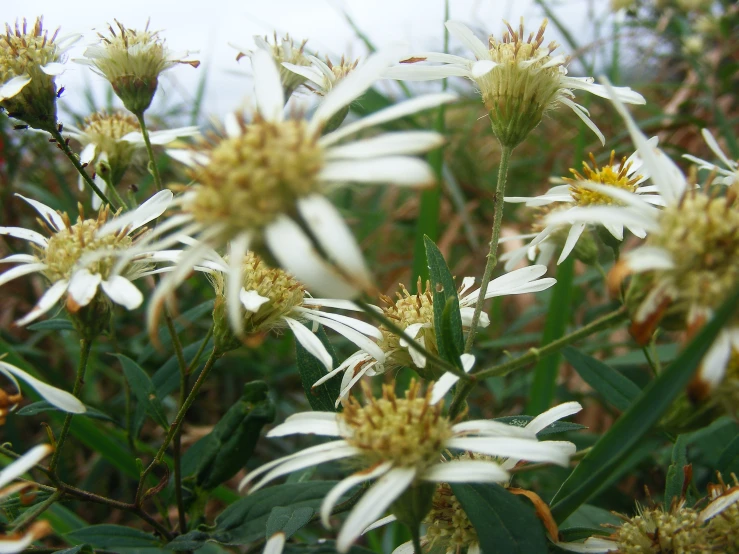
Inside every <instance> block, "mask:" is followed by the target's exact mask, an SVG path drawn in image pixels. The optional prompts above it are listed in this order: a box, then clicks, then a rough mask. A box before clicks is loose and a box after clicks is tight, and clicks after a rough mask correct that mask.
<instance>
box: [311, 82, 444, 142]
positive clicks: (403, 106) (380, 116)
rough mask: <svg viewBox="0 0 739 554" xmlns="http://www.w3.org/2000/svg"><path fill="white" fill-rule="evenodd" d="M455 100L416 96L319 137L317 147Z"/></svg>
mask: <svg viewBox="0 0 739 554" xmlns="http://www.w3.org/2000/svg"><path fill="white" fill-rule="evenodd" d="M457 98H458V96H457V95H456V94H451V93H448V92H442V93H438V94H424V95H422V96H417V97H416V98H412V99H411V100H406V101H405V102H400V103H398V104H394V105H392V106H389V107H387V108H384V109H382V110H379V111H377V112H375V113H373V114H372V115H368V116H367V117H363V118H362V119H360V120H358V121H354V122H353V123H350V124H349V125H344V126H343V127H341V128H340V129H338V130H336V131H334V132H333V133H329V134H327V135H325V136H323V137H321V138H320V139H319V141H318V144H319V146H322V147H324V148H325V147H327V146H329V145H331V144H334V143H336V142H338V141H339V140H341V139H343V138H344V137H347V136H349V135H352V134H354V133H357V132H359V131H361V130H362V129H367V128H368V127H373V126H375V125H380V124H381V123H387V122H388V121H393V120H395V119H400V118H401V117H405V116H407V115H411V114H414V113H417V112H420V111H423V110H428V109H431V108H435V107H437V106H441V105H442V104H448V103H449V102H454V101H455V100H457Z"/></svg>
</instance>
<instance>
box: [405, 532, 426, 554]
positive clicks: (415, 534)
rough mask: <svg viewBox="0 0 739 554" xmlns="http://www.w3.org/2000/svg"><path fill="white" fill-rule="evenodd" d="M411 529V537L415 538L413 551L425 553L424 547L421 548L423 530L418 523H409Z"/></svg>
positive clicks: (419, 553) (416, 553) (418, 553)
mask: <svg viewBox="0 0 739 554" xmlns="http://www.w3.org/2000/svg"><path fill="white" fill-rule="evenodd" d="M408 527H409V528H410V531H411V538H412V540H413V552H415V554H423V549H422V548H421V530H420V529H419V528H418V525H409V526H408Z"/></svg>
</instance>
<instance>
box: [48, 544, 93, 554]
mask: <svg viewBox="0 0 739 554" xmlns="http://www.w3.org/2000/svg"><path fill="white" fill-rule="evenodd" d="M93 553H94V550H93V549H92V547H91V546H90V545H89V544H80V545H79V546H73V547H72V548H65V549H64V550H56V551H54V554H93Z"/></svg>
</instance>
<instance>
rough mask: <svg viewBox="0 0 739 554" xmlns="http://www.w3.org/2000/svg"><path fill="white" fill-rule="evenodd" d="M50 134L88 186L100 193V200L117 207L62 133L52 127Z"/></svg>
mask: <svg viewBox="0 0 739 554" xmlns="http://www.w3.org/2000/svg"><path fill="white" fill-rule="evenodd" d="M49 134H50V135H51V136H52V137H53V138H54V140H55V141H56V144H57V146H58V147H59V149H60V150H61V151H62V152H64V154H65V155H66V156H67V158H69V161H71V162H72V165H74V167H75V168H76V169H77V171H78V172H79V174H80V175H82V178H83V179H84V180H85V183H87V186H89V187H90V188H91V189H92V191H93V192H94V193H95V194H97V195H98V197H99V198H100V200H102V201H103V203H105V204H108V205H109V206H110V207H111V208H117V207H118V206H116V205H115V204H113V202H111V201H110V199H109V198H108V197H107V196H105V193H104V192H103V191H102V190H100V187H98V186H97V185H96V184H95V181H93V180H92V177H90V176H89V175H88V173H87V171H85V168H84V167H82V164H81V163H80V160H79V158H78V157H77V154H75V153H74V152H72V149H71V148H70V147H69V144H67V141H66V140H65V139H64V137H63V136H62V134H61V133H60V132H59V131H57V130H56V129H50V130H49Z"/></svg>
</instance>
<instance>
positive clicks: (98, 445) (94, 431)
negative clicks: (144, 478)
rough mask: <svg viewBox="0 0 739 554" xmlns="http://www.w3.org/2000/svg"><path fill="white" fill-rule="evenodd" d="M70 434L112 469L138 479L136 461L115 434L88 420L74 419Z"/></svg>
mask: <svg viewBox="0 0 739 554" xmlns="http://www.w3.org/2000/svg"><path fill="white" fill-rule="evenodd" d="M70 431H71V433H72V434H73V435H74V436H75V437H76V438H77V440H79V441H80V442H82V444H84V445H86V446H87V447H89V448H90V449H92V450H93V451H95V452H96V453H97V454H99V455H101V456H102V457H103V458H105V459H106V460H107V461H108V462H110V463H111V464H112V465H113V467H116V468H117V469H119V470H120V471H122V472H123V473H125V474H126V475H128V476H129V477H131V478H133V479H138V478H139V469H138V467H137V466H136V460H135V459H134V458H133V456H131V453H130V452H129V450H128V448H127V447H126V446H125V443H124V442H123V441H122V440H118V439H116V438H115V434H114V433H111V432H110V430H108V429H105V430H103V429H101V428H100V427H98V426H97V425H96V423H95V422H94V421H92V420H90V419H87V418H83V417H75V418H73V419H72V425H71V427H70Z"/></svg>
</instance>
